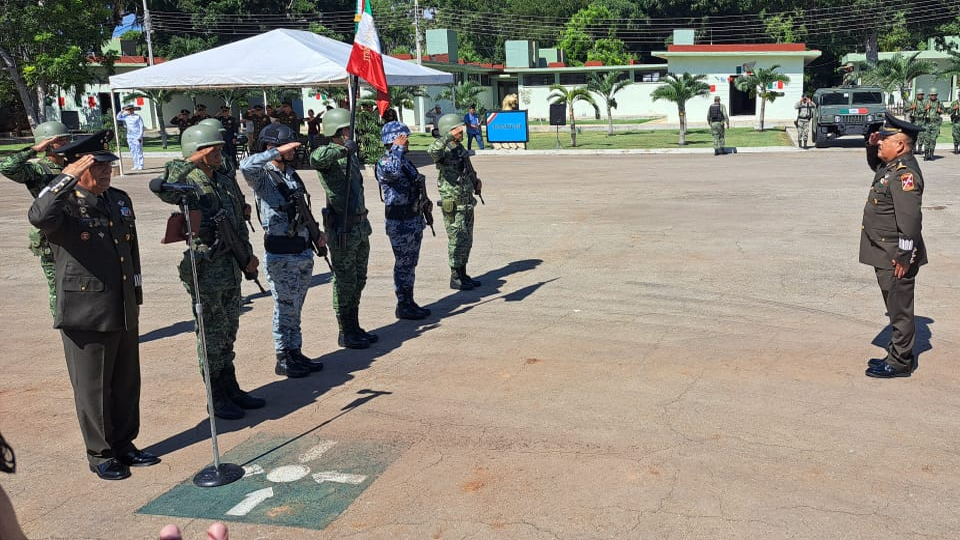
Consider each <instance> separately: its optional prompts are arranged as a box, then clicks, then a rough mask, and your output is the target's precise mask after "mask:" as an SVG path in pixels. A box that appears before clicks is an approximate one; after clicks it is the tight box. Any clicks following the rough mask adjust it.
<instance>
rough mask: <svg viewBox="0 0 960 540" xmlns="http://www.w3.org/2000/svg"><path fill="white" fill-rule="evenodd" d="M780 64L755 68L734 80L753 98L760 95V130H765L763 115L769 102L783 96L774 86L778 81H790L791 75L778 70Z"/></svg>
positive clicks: (740, 88) (741, 89) (739, 87)
mask: <svg viewBox="0 0 960 540" xmlns="http://www.w3.org/2000/svg"><path fill="white" fill-rule="evenodd" d="M779 69H780V66H779V65H774V66H772V67H769V68H762V67H758V68H754V70H753V71H752V72H749V73H747V74H745V75H741V76H740V77H737V80H736V81H735V82H734V84H735V85H736V87H737V89H739V90H740V91H742V92H747V93H748V94H749V95H750V97H751V98H756V97H757V96H759V97H760V131H763V117H764V114H765V113H766V110H767V102H768V101H769V102H771V103H772V102H773V101H775V100H776V99H777V98H778V97H780V96H782V95H783V93H782V92H778V91H777V89H775V88H774V86H775V85H776V84H777V83H784V84H786V83H789V82H790V77H788V76H787V75H785V74H784V73H781V72H780V71H778V70H779Z"/></svg>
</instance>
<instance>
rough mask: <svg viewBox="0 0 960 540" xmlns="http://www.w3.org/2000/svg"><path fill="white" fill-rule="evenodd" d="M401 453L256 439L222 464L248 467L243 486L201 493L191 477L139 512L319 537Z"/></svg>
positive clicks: (384, 447)
mask: <svg viewBox="0 0 960 540" xmlns="http://www.w3.org/2000/svg"><path fill="white" fill-rule="evenodd" d="M400 452H401V448H400V447H399V446H398V445H396V444H395V443H384V442H375V441H341V440H331V439H325V438H323V437H319V436H307V437H302V438H292V437H283V436H278V435H265V434H258V435H255V436H254V437H252V438H250V439H249V440H247V441H245V442H244V443H242V444H240V445H239V446H237V447H236V448H234V449H233V450H231V451H230V452H228V453H227V454H225V455H224V456H223V459H222V460H221V461H222V462H224V463H236V464H238V465H243V468H244V470H245V471H246V474H245V475H244V477H243V478H241V479H240V480H238V481H236V482H234V483H232V484H228V485H225V486H220V487H215V488H201V487H197V486H195V485H194V484H193V480H192V476H191V478H188V479H186V480H184V481H183V482H182V483H180V484H178V485H177V486H176V487H174V488H173V489H171V490H170V491H168V492H166V493H164V494H163V495H161V496H160V497H157V498H156V499H154V500H153V501H151V502H150V503H148V504H147V505H146V506H144V507H143V508H141V509H140V510H138V512H139V513H141V514H154V515H162V516H178V517H187V518H203V519H211V520H219V521H241V522H246V523H258V524H263V525H280V526H285V527H300V528H303V529H315V530H321V529H323V528H325V527H326V526H327V525H329V524H330V523H331V522H332V521H333V520H335V519H336V518H337V517H338V516H339V515H340V514H342V513H343V512H344V511H345V510H346V509H347V507H349V506H350V504H351V503H353V501H354V499H356V498H357V497H358V496H359V495H360V494H361V493H363V490H365V489H366V488H367V487H369V486H370V484H372V483H373V482H374V480H376V478H377V477H378V476H380V474H382V473H383V471H384V470H386V468H387V467H388V466H389V465H390V463H392V462H393V460H395V459H396V458H397V456H398V455H399V454H400ZM200 468H201V467H198V470H199V469H200Z"/></svg>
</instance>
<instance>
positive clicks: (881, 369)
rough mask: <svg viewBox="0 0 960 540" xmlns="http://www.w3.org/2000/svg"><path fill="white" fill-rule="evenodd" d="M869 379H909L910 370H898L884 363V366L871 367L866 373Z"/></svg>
mask: <svg viewBox="0 0 960 540" xmlns="http://www.w3.org/2000/svg"><path fill="white" fill-rule="evenodd" d="M866 375H867V377H874V378H877V379H892V378H894V377H909V376H910V370H909V369H903V370H900V369H896V368H895V367H893V366H891V365H890V364H888V363H886V362H884V363H883V365H882V366H876V367H869V368H867V371H866Z"/></svg>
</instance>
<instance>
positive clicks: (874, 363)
mask: <svg viewBox="0 0 960 540" xmlns="http://www.w3.org/2000/svg"><path fill="white" fill-rule="evenodd" d="M886 363H887V359H886V358H871V359H869V360H867V365H868V366H870V367H872V368H878V367H881V366H883V365H884V364H886Z"/></svg>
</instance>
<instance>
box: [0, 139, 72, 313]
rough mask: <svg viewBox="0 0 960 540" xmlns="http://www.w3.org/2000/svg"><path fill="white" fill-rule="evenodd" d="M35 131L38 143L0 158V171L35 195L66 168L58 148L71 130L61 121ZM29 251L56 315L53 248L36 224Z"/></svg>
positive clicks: (32, 228) (31, 232) (31, 230)
mask: <svg viewBox="0 0 960 540" xmlns="http://www.w3.org/2000/svg"><path fill="white" fill-rule="evenodd" d="M33 135H34V142H35V143H36V144H34V145H33V146H29V147H27V148H24V149H23V150H20V151H19V152H17V153H15V154H12V155H10V156H7V157H6V158H4V160H3V161H0V174H2V175H4V176H6V177H7V178H9V179H11V180H13V181H14V182H17V183H19V184H23V185H25V186H27V191H29V192H30V195H32V196H33V198H34V199H36V198H37V195H39V194H40V191H41V190H43V188H45V187H47V184H49V183H50V182H51V181H52V180H53V179H54V177H56V176H57V175H58V174H60V171H62V170H63V163H64V158H63V156H61V155H59V154H57V149H59V148H60V147H61V146H63V145H65V144H67V143H68V142H70V132H69V131H68V130H67V126H65V125H64V124H61V123H60V122H44V123H42V124H40V125H39V126H37V127H36V128H34V130H33ZM40 153H43V155H41V156H40V158H39V159H37V160H36V161H30V160H31V159H32V158H33V157H34V156H36V155H38V154H40ZM30 251H31V252H32V253H33V254H34V255H36V256H37V257H40V267H41V268H42V269H43V275H44V276H45V277H46V278H47V290H48V298H49V300H50V314H51V315H53V316H56V309H57V287H56V283H55V280H56V275H55V266H54V261H53V250H51V249H50V243H49V242H47V238H46V237H45V236H44V235H43V233H42V232H40V230H39V229H37V228H34V227H31V228H30Z"/></svg>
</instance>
